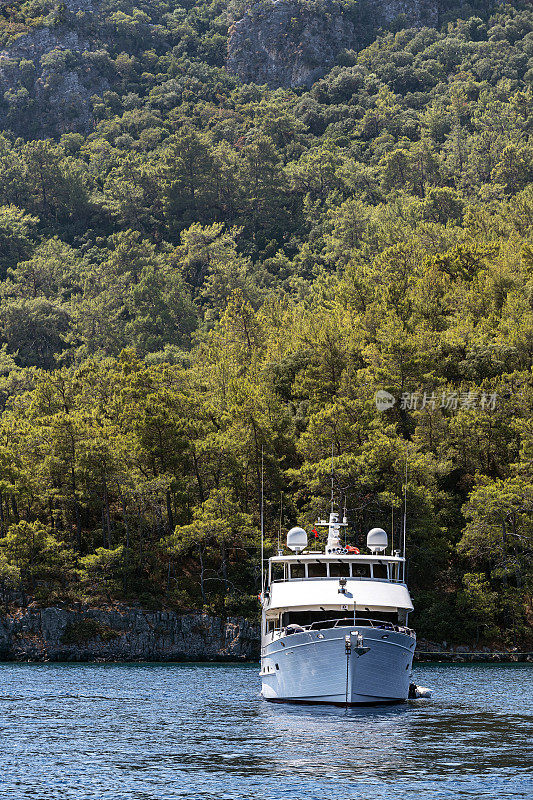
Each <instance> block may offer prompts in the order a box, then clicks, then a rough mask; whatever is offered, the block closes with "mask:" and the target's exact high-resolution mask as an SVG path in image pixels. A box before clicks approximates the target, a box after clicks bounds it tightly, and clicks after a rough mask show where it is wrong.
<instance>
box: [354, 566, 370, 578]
mask: <svg viewBox="0 0 533 800" xmlns="http://www.w3.org/2000/svg"><path fill="white" fill-rule="evenodd" d="M352 576H353V577H354V578H370V564H352Z"/></svg>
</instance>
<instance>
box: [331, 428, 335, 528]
mask: <svg viewBox="0 0 533 800" xmlns="http://www.w3.org/2000/svg"><path fill="white" fill-rule="evenodd" d="M334 505H335V504H334V478H333V440H332V441H331V513H332V514H333V506H334Z"/></svg>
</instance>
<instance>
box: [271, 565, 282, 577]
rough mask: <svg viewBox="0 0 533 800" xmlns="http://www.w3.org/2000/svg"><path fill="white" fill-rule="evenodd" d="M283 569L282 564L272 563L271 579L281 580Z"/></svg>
mask: <svg viewBox="0 0 533 800" xmlns="http://www.w3.org/2000/svg"><path fill="white" fill-rule="evenodd" d="M283 573H284V569H283V564H272V580H273V581H282V580H283V577H284V575H283Z"/></svg>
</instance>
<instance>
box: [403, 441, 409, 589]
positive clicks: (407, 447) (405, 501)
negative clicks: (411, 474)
mask: <svg viewBox="0 0 533 800" xmlns="http://www.w3.org/2000/svg"><path fill="white" fill-rule="evenodd" d="M408 463H409V442H407V445H406V448H405V483H404V485H403V546H402V555H403V558H404V561H403V581H404V583H405V543H406V540H407V465H408Z"/></svg>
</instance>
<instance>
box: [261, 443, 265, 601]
mask: <svg viewBox="0 0 533 800" xmlns="http://www.w3.org/2000/svg"><path fill="white" fill-rule="evenodd" d="M264 500H265V464H264V446H263V445H261V594H262V593H263V591H264V588H265V573H264V563H265V520H264Z"/></svg>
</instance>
